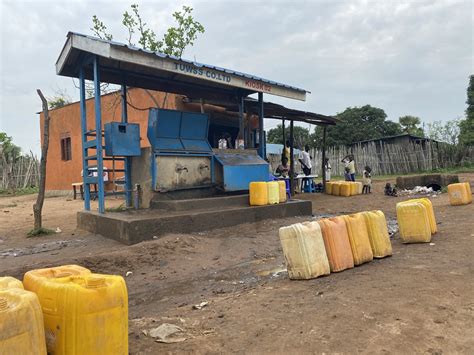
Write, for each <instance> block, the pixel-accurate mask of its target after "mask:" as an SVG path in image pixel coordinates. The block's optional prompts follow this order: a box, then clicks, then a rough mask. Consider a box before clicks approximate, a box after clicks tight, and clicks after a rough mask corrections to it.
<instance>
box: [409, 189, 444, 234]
mask: <svg viewBox="0 0 474 355" xmlns="http://www.w3.org/2000/svg"><path fill="white" fill-rule="evenodd" d="M404 202H406V203H411V202H420V203H422V204H423V205H424V206H425V207H426V211H427V212H428V219H429V220H430V230H431V234H436V233H437V232H438V226H437V224H436V217H435V214H434V210H433V204H432V203H431V201H430V200H429V199H427V198H425V197H423V198H414V199H411V200H408V201H403V202H401V203H404Z"/></svg>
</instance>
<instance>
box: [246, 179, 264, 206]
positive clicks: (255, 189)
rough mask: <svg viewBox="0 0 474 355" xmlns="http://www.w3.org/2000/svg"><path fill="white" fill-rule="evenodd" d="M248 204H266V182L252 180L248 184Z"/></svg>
mask: <svg viewBox="0 0 474 355" xmlns="http://www.w3.org/2000/svg"><path fill="white" fill-rule="evenodd" d="M249 194H250V206H264V205H268V189H267V183H266V182H264V181H254V182H251V183H250V184H249Z"/></svg>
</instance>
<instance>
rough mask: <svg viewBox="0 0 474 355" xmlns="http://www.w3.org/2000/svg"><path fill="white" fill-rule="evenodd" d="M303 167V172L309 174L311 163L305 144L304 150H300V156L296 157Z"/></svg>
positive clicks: (307, 147)
mask: <svg viewBox="0 0 474 355" xmlns="http://www.w3.org/2000/svg"><path fill="white" fill-rule="evenodd" d="M298 160H299V162H300V163H301V167H302V168H303V173H304V174H305V175H311V169H312V167H313V164H312V163H311V156H310V155H309V146H308V145H305V147H304V151H302V152H301V154H300V158H299V159H298Z"/></svg>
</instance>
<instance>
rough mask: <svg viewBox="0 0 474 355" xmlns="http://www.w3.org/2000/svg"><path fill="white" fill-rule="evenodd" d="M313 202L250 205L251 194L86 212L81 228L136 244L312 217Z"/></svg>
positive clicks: (80, 220) (79, 216) (81, 217)
mask: <svg viewBox="0 0 474 355" xmlns="http://www.w3.org/2000/svg"><path fill="white" fill-rule="evenodd" d="M311 214H312V206H311V201H302V200H292V201H287V202H285V203H281V204H278V205H268V206H254V207H250V206H249V205H248V195H239V196H226V197H213V198H204V199H190V200H172V201H155V202H154V203H153V208H150V209H144V210H138V211H135V210H132V211H125V212H107V213H105V214H102V215H101V214H99V213H98V212H90V211H83V212H78V214H77V225H78V228H80V229H84V230H87V231H89V232H91V233H95V234H101V235H103V236H104V237H107V238H111V239H115V240H118V241H120V242H122V243H124V244H128V245H130V244H135V243H139V242H141V241H144V240H149V239H153V237H154V236H158V237H159V236H162V235H165V234H167V233H193V232H200V231H205V230H211V229H215V228H222V227H230V226H235V225H238V224H241V223H252V222H257V221H262V220H265V219H271V218H284V217H293V216H310V215H311Z"/></svg>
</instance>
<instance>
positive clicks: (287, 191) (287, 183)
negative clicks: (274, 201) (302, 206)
mask: <svg viewBox="0 0 474 355" xmlns="http://www.w3.org/2000/svg"><path fill="white" fill-rule="evenodd" d="M285 187H286V194H287V195H288V200H291V188H290V179H285Z"/></svg>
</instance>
